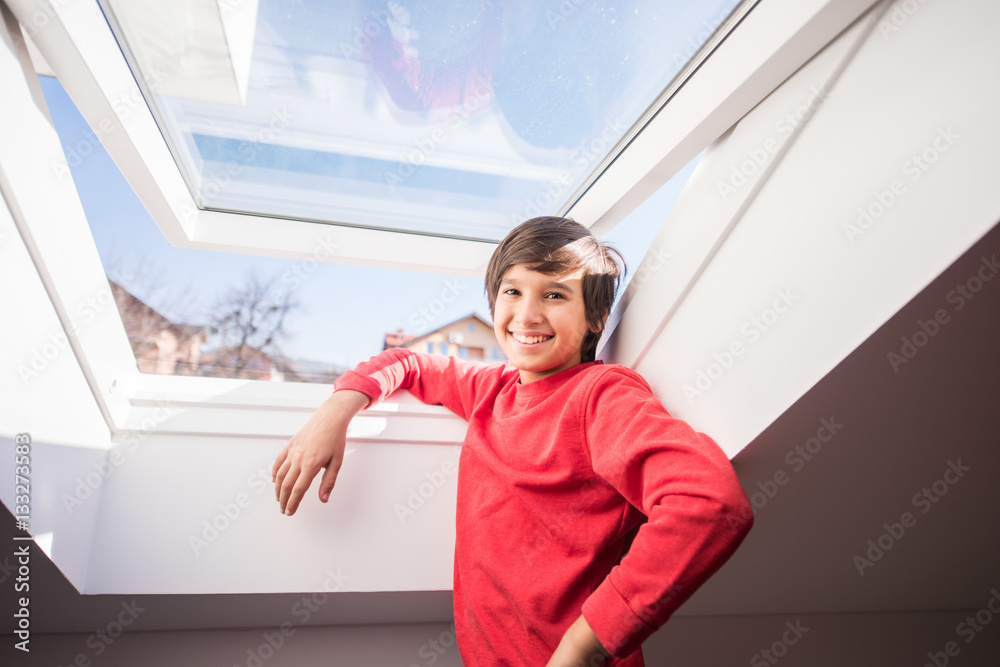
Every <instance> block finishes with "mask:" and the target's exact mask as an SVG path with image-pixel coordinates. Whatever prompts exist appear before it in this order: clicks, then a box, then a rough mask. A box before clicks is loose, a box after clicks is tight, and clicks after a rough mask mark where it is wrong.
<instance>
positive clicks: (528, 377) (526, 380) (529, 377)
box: [517, 355, 583, 384]
mask: <svg viewBox="0 0 1000 667" xmlns="http://www.w3.org/2000/svg"><path fill="white" fill-rule="evenodd" d="M581 363H583V362H582V361H581V360H580V355H577V356H576V357H575V358H573V359H570V360H568V361H567V362H566V363H564V364H562V365H561V366H556V367H555V368H550V369H549V370H546V371H529V370H524V369H523V368H519V369H517V372H518V374H519V375H520V376H521V384H531V383H532V382H537V381H538V380H542V379H544V378H547V377H551V376H553V375H555V374H557V373H562V372H563V371H567V370H569V369H571V368H573V367H574V366H579V365H580V364H581Z"/></svg>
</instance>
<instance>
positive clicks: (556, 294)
mask: <svg viewBox="0 0 1000 667" xmlns="http://www.w3.org/2000/svg"><path fill="white" fill-rule="evenodd" d="M545 298H546V299H565V298H566V297H565V296H564V295H562V294H560V293H559V292H549V293H548V294H546V295H545Z"/></svg>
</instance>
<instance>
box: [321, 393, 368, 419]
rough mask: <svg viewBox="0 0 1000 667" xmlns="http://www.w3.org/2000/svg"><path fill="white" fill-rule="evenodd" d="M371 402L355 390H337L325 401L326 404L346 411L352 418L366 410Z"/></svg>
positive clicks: (365, 395) (363, 394) (366, 396)
mask: <svg viewBox="0 0 1000 667" xmlns="http://www.w3.org/2000/svg"><path fill="white" fill-rule="evenodd" d="M371 401H372V399H371V398H370V397H369V396H368V395H367V394H365V393H364V392H361V391H357V390H356V389H338V390H336V391H334V392H333V394H331V395H330V398H328V399H326V402H327V403H329V404H331V405H335V406H336V407H338V408H342V409H345V410H348V411H349V412H351V414H352V416H353V415H354V414H357V413H358V412H361V411H362V410H364V409H365V408H367V407H368V405H369V404H370V403H371Z"/></svg>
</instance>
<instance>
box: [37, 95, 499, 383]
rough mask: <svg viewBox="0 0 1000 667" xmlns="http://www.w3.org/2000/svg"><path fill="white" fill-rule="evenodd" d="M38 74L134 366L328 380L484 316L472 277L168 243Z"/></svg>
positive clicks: (69, 107) (65, 100)
mask: <svg viewBox="0 0 1000 667" xmlns="http://www.w3.org/2000/svg"><path fill="white" fill-rule="evenodd" d="M39 79H40V82H41V86H42V90H43V92H44V94H45V98H46V103H47V104H48V107H49V111H50V113H51V116H52V120H53V123H54V125H55V128H56V131H57V132H58V134H59V138H60V141H61V142H62V145H63V150H64V152H65V153H66V156H67V163H68V164H69V165H70V175H71V176H72V178H73V181H74V183H75V185H76V188H77V192H78V193H79V196H80V201H81V203H82V205H83V208H84V212H85V213H86V216H87V221H88V223H89V225H90V230H91V233H92V234H93V237H94V241H95V243H96V245H97V249H98V253H99V254H100V257H101V261H102V263H103V265H104V269H105V272H106V273H107V275H108V278H109V280H110V281H111V283H112V291H113V293H114V295H115V297H116V302H117V304H118V306H119V311H120V312H121V315H122V320H123V322H124V324H125V328H126V333H127V334H128V337H129V341H130V343H131V345H132V349H133V352H134V353H135V355H136V363H137V365H138V367H139V370H140V371H142V372H145V373H159V374H176V375H196V376H214V377H237V378H248V379H261V380H274V381H296V382H331V381H332V380H333V379H334V378H336V377H337V376H338V375H340V374H341V373H342V372H343V371H344V370H346V369H348V368H352V367H353V366H355V365H356V364H357V363H359V362H361V361H364V360H366V359H368V358H369V357H371V356H372V355H375V354H377V353H378V352H380V351H381V350H382V349H383V347H384V346H386V345H389V344H399V343H401V342H405V341H406V340H409V339H412V338H415V337H417V336H418V335H422V334H427V333H430V332H434V331H435V330H437V329H440V328H442V327H444V326H446V325H449V324H451V323H453V322H455V321H457V320H461V319H462V318H464V317H466V316H468V315H470V314H476V315H478V316H479V317H480V318H483V319H485V321H487V322H489V307H488V305H487V302H486V298H485V295H484V294H483V286H482V280H481V279H476V278H468V277H463V276H448V275H440V274H431V273H422V272H414V271H399V270H391V269H381V268H374V267H365V266H352V265H343V264H330V263H325V262H315V261H309V260H307V261H291V260H285V259H277V258H269V257H259V256H255V255H243V254H236V253H223V252H217V251H206V250H192V249H187V248H175V247H173V246H171V245H169V244H168V243H167V242H166V240H165V239H164V237H163V234H162V233H161V232H160V230H159V228H157V227H156V225H155V223H154V222H153V220H152V219H151V218H150V216H149V213H148V212H147V211H146V210H145V208H143V206H142V204H141V203H140V202H139V200H138V198H137V197H136V196H135V193H134V192H133V191H132V189H131V188H130V187H129V185H128V183H127V182H126V181H125V179H124V178H123V177H122V175H121V172H120V171H119V170H118V168H117V167H116V166H115V164H114V162H113V161H112V160H111V158H110V157H109V156H108V154H107V153H106V152H105V151H104V148H103V147H102V146H101V144H100V142H99V141H98V140H97V138H96V137H95V135H94V133H93V132H92V131H91V130H90V128H89V127H88V126H87V124H86V121H84V119H83V117H82V116H81V115H80V113H79V112H78V111H77V109H76V107H75V106H74V105H73V103H72V101H71V100H70V99H69V97H68V95H67V94H66V92H65V91H64V90H63V88H62V86H61V85H60V84H59V82H58V81H57V80H55V79H52V78H49V77H39ZM255 297H256V298H255ZM282 309H284V311H285V312H283V313H282V312H281V311H282ZM251 314H253V316H254V319H251V318H250V315H251ZM227 315H229V317H226V316H227ZM279 315H282V317H280V318H279V317H278V316H279ZM279 323H280V325H281V327H280V329H281V331H280V333H279V332H277V329H278V326H277V325H278V324H279ZM463 328H464V325H463ZM244 336H245V338H246V340H245V341H244V340H243V338H244ZM269 339H270V340H269Z"/></svg>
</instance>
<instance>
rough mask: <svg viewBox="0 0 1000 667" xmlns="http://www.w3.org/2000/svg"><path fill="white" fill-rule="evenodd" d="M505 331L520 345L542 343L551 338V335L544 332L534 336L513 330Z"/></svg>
mask: <svg viewBox="0 0 1000 667" xmlns="http://www.w3.org/2000/svg"><path fill="white" fill-rule="evenodd" d="M507 333H509V334H510V336H511V338H513V339H514V340H516V341H517V342H518V343H521V344H522V345H535V344H537V343H544V342H545V341H547V340H549V339H550V338H552V336H549V335H546V334H541V335H535V336H524V335H521V334H518V333H514V332H513V331H508V332H507Z"/></svg>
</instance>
